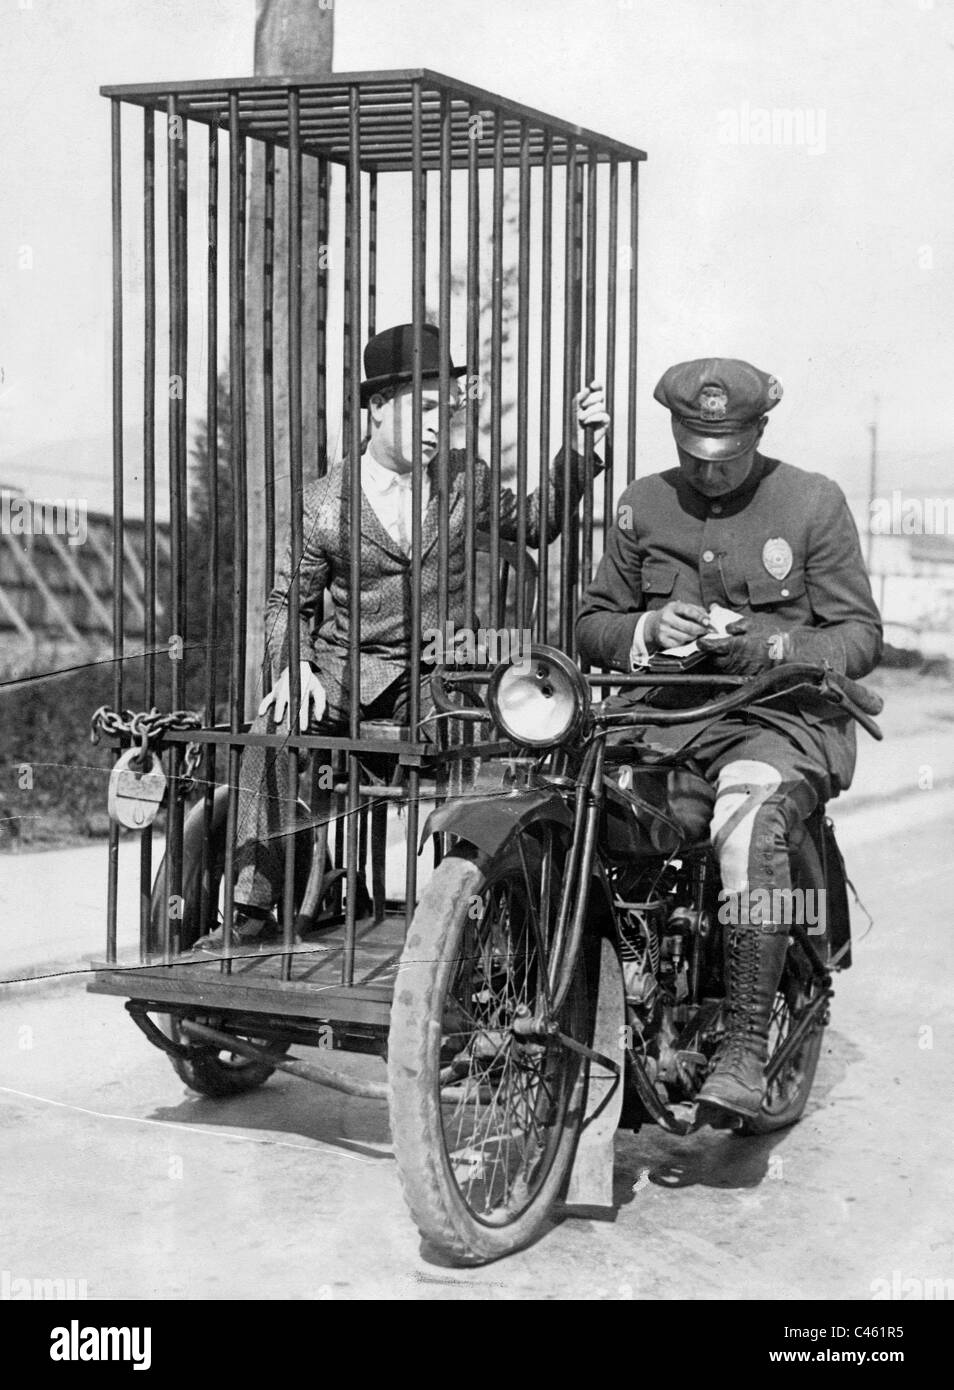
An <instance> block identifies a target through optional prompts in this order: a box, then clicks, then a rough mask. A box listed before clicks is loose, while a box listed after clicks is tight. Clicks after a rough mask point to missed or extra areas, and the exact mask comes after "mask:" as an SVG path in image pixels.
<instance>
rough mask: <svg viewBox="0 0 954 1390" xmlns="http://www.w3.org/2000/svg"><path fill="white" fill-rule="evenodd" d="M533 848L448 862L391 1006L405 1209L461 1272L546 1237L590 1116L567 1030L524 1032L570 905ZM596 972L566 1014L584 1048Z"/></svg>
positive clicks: (420, 920) (527, 841)
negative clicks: (556, 926) (519, 1022)
mask: <svg viewBox="0 0 954 1390" xmlns="http://www.w3.org/2000/svg"><path fill="white" fill-rule="evenodd" d="M521 839H522V843H521V845H520V847H519V850H518V848H516V847H514V848H512V849H511V850H510V851H509V852H506V853H505V854H503V855H502V856H500V857H498V858H497V859H496V860H494V861H492V862H491V863H490V864H488V865H487V866H486V867H484V866H482V865H481V863H479V862H478V860H477V859H476V858H475V857H473V856H472V855H471V853H470V852H469V851H468V850H466V849H464V848H455V849H454V850H452V851H451V853H450V854H449V855H448V856H447V857H446V858H445V859H444V860H443V861H442V863H441V864H440V865H439V867H438V868H437V869H436V871H435V873H434V876H433V878H432V879H431V881H430V883H429V884H428V885H427V887H426V889H425V891H424V893H423V894H422V897H421V900H420V903H419V904H418V908H417V911H416V912H415V915H414V919H413V921H412V923H411V926H410V928H409V931H408V935H407V941H406V944H405V948H404V954H403V956H402V960H401V965H400V968H399V972H398V977H397V984H396V987H395V991H394V1000H393V1004H392V1010H391V1031H390V1039H389V1046H388V1076H389V1083H390V1090H391V1132H392V1138H393V1141H394V1152H395V1156H396V1158H397V1163H398V1171H399V1173H400V1177H401V1183H402V1186H403V1189H404V1195H405V1199H406V1201H407V1204H408V1206H409V1207H410V1210H411V1214H412V1216H413V1218H414V1220H415V1222H416V1224H417V1227H418V1229H419V1231H420V1232H421V1235H422V1236H423V1237H424V1239H425V1241H426V1242H427V1243H428V1244H429V1245H430V1246H431V1247H432V1248H434V1249H435V1250H437V1251H438V1252H440V1254H441V1255H442V1256H444V1257H445V1258H447V1259H449V1260H450V1261H451V1262H453V1263H455V1264H460V1265H475V1264H483V1263H486V1262H488V1261H490V1260H495V1259H498V1258H500V1257H501V1256H503V1255H508V1254H510V1253H512V1252H513V1251H515V1250H518V1249H520V1248H521V1247H523V1246H525V1245H528V1244H529V1243H530V1242H531V1241H532V1240H534V1239H535V1238H536V1237H537V1235H538V1234H539V1233H540V1232H541V1231H542V1229H543V1227H544V1225H545V1223H546V1222H547V1220H548V1218H549V1214H550V1211H551V1208H552V1206H553V1203H554V1202H555V1201H556V1199H557V1198H558V1197H559V1195H560V1192H561V1189H562V1187H563V1185H564V1182H565V1180H566V1178H567V1175H568V1172H569V1168H570V1164H571V1162H572V1159H573V1155H574V1152H575V1148H576V1141H577V1136H578V1133H579V1126H580V1122H581V1117H582V1105H583V1100H584V1095H585V1082H586V1064H585V1062H584V1060H583V1058H582V1057H581V1055H580V1054H579V1053H578V1052H576V1051H574V1050H573V1049H571V1048H568V1047H566V1046H564V1045H563V1044H562V1043H561V1042H560V1041H559V1039H558V1038H557V1037H556V1036H554V1035H553V1034H552V1033H551V1034H549V1035H547V1036H545V1037H541V1036H539V1035H537V1036H535V1037H533V1038H528V1037H526V1036H523V1035H520V1034H518V1032H517V1031H515V1029H514V1027H513V1024H514V1020H515V1018H516V1017H518V1013H517V1010H518V1009H520V1008H521V1006H522V1008H523V1009H526V1010H528V1011H529V1015H530V1016H533V1014H534V1012H535V1010H536V1008H537V1007H538V1005H539V1002H540V997H541V979H542V977H543V970H544V969H545V968H546V966H547V964H548V962H547V961H546V960H544V959H541V955H542V951H541V949H539V948H540V943H541V942H546V941H549V940H550V939H551V937H550V933H551V931H552V926H553V923H554V922H555V905H556V900H557V899H558V897H559V890H558V874H559V869H558V867H556V866H554V864H553V855H552V854H549V852H548V853H543V852H541V847H540V842H539V841H538V840H536V839H535V838H534V837H533V836H532V835H529V834H526V833H525V834H524V835H523V836H522V837H521ZM548 854H549V859H550V863H551V869H552V871H551V870H547V869H545V868H544V867H543V866H544V862H545V860H546V859H547V857H548ZM528 901H529V904H530V906H531V910H530V911H528ZM533 908H535V909H536V913H537V918H536V920H537V921H538V923H539V924H540V926H541V928H542V930H541V931H536V930H535V929H534V927H533V920H532V909H533ZM543 949H544V950H545V947H544V948H543ZM583 973H584V967H583V964H582V961H581V965H580V969H579V970H578V971H577V972H576V974H575V976H574V980H573V984H572V986H571V989H570V991H569V994H568V997H567V1001H566V1003H565V1004H564V1006H563V1008H562V1011H561V1014H560V1016H559V1019H558V1020H557V1021H558V1024H559V1029H560V1032H562V1033H563V1035H564V1036H566V1035H569V1036H570V1037H571V1038H575V1039H577V1040H579V1041H581V1042H585V1040H586V1038H587V1026H588V1022H587V1020H588V1013H587V1005H586V991H585V983H584V979H583ZM524 1016H526V1015H524Z"/></svg>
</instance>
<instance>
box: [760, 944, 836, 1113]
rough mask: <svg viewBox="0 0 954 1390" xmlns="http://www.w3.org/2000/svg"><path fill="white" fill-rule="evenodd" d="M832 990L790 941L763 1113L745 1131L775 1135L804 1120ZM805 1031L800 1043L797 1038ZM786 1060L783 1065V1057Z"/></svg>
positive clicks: (772, 1023) (775, 1013) (771, 1036)
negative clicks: (828, 995)
mask: <svg viewBox="0 0 954 1390" xmlns="http://www.w3.org/2000/svg"><path fill="white" fill-rule="evenodd" d="M827 993H828V991H827V990H826V989H825V988H824V986H822V984H821V983H820V982H819V981H818V979H817V978H816V977H815V976H814V975H813V974H812V970H811V967H810V965H809V963H808V960H807V959H806V957H805V953H804V952H803V951H802V949H801V947H800V946H799V945H798V942H796V941H792V942H790V943H789V948H788V955H787V957H786V960H785V968H784V970H783V971H782V978H781V981H780V982H779V987H778V990H777V992H776V995H775V1003H774V1004H773V1006H772V1016H771V1019H770V1021H769V1039H768V1055H769V1060H768V1065H767V1067H766V1074H767V1076H768V1077H769V1080H768V1084H767V1086H766V1090H765V1097H764V1099H763V1101H762V1108H761V1110H760V1112H759V1114H758V1115H757V1116H755V1117H753V1118H751V1119H746V1120H744V1121H743V1123H742V1126H741V1129H740V1130H739V1131H738V1132H739V1133H742V1134H770V1133H771V1132H772V1131H773V1130H776V1129H784V1128H785V1127H786V1125H791V1124H794V1123H795V1121H796V1120H798V1119H801V1116H802V1112H803V1111H804V1109H805V1105H806V1103H807V1101H808V1097H809V1094H810V1093H811V1089H812V1085H813V1083H814V1080H815V1070H816V1068H817V1066H818V1058H819V1056H820V1055H821V1047H822V1039H823V1037H824V1032H825V1026H826V1024H827V1022H828V1003H827ZM799 1030H801V1036H800V1038H799V1040H798V1041H797V1042H795V1044H794V1045H792V1043H791V1039H792V1038H793V1037H795V1036H796V1035H797V1034H798V1033H799ZM783 1049H785V1054H784V1059H783V1060H782V1061H781V1065H779V1061H780V1058H782V1057H783Z"/></svg>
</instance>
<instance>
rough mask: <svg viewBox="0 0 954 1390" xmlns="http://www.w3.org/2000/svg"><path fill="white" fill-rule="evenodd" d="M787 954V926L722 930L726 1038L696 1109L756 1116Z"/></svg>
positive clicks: (768, 924) (721, 1044)
mask: <svg viewBox="0 0 954 1390" xmlns="http://www.w3.org/2000/svg"><path fill="white" fill-rule="evenodd" d="M787 949H788V927H787V926H778V925H775V924H774V923H770V922H763V923H761V924H760V925H751V926H731V927H728V928H727V929H726V952H725V955H726V962H725V963H726V991H727V999H726V1012H727V1017H726V1033H725V1037H724V1038H723V1040H722V1042H721V1043H720V1045H719V1048H718V1050H717V1052H716V1055H715V1058H714V1059H713V1066H712V1071H711V1072H710V1074H709V1076H708V1078H707V1080H706V1082H705V1085H704V1086H703V1087H702V1090H701V1091H700V1092H699V1095H698V1101H699V1104H700V1105H714V1106H718V1107H719V1108H721V1109H723V1110H729V1111H732V1112H733V1113H734V1114H737V1115H746V1116H754V1115H757V1114H758V1112H759V1107H760V1105H761V1103H762V1095H763V1089H764V1081H763V1071H764V1067H765V1063H766V1061H767V1059H768V1031H769V1022H770V1020H771V1016H772V1004H773V1002H774V1000H775V991H776V990H777V989H778V982H779V980H780V979H781V975H782V967H783V965H784V964H785V953H786V950H787Z"/></svg>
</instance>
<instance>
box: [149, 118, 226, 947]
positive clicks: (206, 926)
mask: <svg viewBox="0 0 954 1390" xmlns="http://www.w3.org/2000/svg"><path fill="white" fill-rule="evenodd" d="M207 237H208V258H207V267H206V313H205V341H206V381H205V410H206V454H207V458H208V488H209V557H208V565H207V568H206V586H207V590H206V607H205V640H206V684H205V719H206V723H207V724H210V725H211V724H214V723H215V688H216V684H217V675H218V626H219V613H218V571H219V364H218V356H219V349H218V341H219V333H218V316H219V307H218V274H219V268H218V267H219V132H218V129H217V128H216V127H215V126H210V127H209V162H208V203H207ZM146 704H147V706H149V705H150V704H151V701H150V700H147V701H146ZM215 773H216V750H215V744H214V743H208V744H206V745H205V747H204V748H203V750H202V779H203V796H202V806H203V812H202V814H203V824H204V826H205V835H204V838H203V844H202V864H201V869H200V875H201V884H202V889H201V897H200V901H201V908H200V914H199V917H200V921H199V930H200V932H201V933H202V934H205V933H206V932H208V931H211V930H212V927H211V924H210V920H209V919H210V916H211V914H212V902H211V871H212V866H211V863H210V861H209V852H208V851H209V845H210V843H211V833H212V807H213V802H214V798H215ZM147 922H148V918H147Z"/></svg>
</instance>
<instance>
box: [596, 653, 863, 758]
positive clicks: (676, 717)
mask: <svg viewBox="0 0 954 1390" xmlns="http://www.w3.org/2000/svg"><path fill="white" fill-rule="evenodd" d="M672 683H675V680H674V681H673V682H672ZM806 686H807V687H809V688H810V689H812V690H815V691H816V692H817V693H818V695H820V696H821V698H822V699H825V700H828V701H830V702H831V703H832V704H834V705H840V706H842V708H843V709H844V710H845V712H846V713H847V714H850V715H851V717H852V718H853V719H855V720H857V722H858V723H859V724H861V725H862V727H863V728H864V729H866V730H867V731H868V733H869V734H871V736H872V738H875V739H878V740H880V739H882V738H883V737H884V735H883V734H882V732H881V730H880V729H879V727H878V725H877V724H876V723H875V722H874V719H873V718H872V716H873V715H875V714H880V713H881V710H882V709H883V708H884V701H883V700H882V698H881V696H880V695H877V694H876V693H875V692H874V691H873V690H868V689H867V687H865V686H863V685H860V684H859V683H858V682H857V681H853V680H852V679H851V678H850V677H849V676H842V675H840V674H839V673H838V672H837V671H833V670H831V668H830V667H827V666H816V665H812V664H809V663H807V662H792V663H790V664H788V665H785V666H777V667H775V668H774V669H773V670H771V671H765V672H764V673H763V674H762V675H760V676H756V677H754V679H752V680H747V681H745V682H744V683H743V684H742V685H741V686H740V687H739V688H737V689H736V690H733V691H731V692H730V693H729V694H728V695H722V696H720V697H719V698H718V699H716V700H709V701H707V702H706V703H705V704H702V705H694V706H692V707H690V708H689V709H677V710H667V709H656V708H652V707H650V708H648V709H639V708H638V707H632V708H630V709H627V710H618V711H617V710H613V711H610V712H608V713H602V712H600V711H599V710H597V711H595V717H596V721H597V723H598V724H599V725H601V726H603V727H605V728H618V727H619V726H620V725H623V726H628V727H631V728H641V727H643V726H645V725H648V724H654V725H656V726H657V727H658V728H668V727H674V726H676V725H679V724H693V723H695V722H696V721H697V720H699V719H713V718H718V717H720V716H721V715H723V714H730V713H731V712H732V711H733V710H737V709H743V708H745V707H747V706H749V705H753V704H755V703H756V702H757V701H759V700H762V699H765V698H766V696H769V695H784V694H790V693H792V692H793V691H795V690H797V689H802V688H804V687H806Z"/></svg>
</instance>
